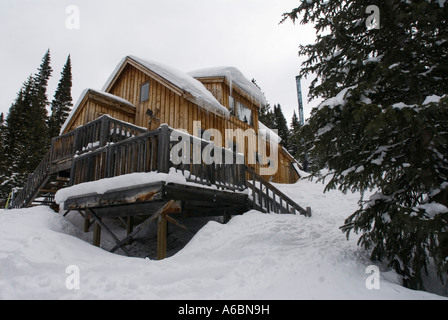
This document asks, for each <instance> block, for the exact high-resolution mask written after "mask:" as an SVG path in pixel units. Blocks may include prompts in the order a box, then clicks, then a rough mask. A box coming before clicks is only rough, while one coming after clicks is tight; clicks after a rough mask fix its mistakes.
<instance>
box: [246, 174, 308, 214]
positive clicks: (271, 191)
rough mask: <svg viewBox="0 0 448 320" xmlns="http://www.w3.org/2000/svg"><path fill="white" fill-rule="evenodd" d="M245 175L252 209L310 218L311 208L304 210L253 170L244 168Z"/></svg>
mask: <svg viewBox="0 0 448 320" xmlns="http://www.w3.org/2000/svg"><path fill="white" fill-rule="evenodd" d="M246 173H247V179H246V186H247V188H249V189H250V190H251V191H252V193H251V197H250V201H251V202H252V206H253V208H254V209H256V210H259V211H261V212H267V213H271V212H273V213H291V214H302V215H305V216H307V217H311V208H309V207H307V208H306V209H304V208H302V207H301V206H299V205H298V204H297V203H296V202H295V201H294V200H292V199H291V198H289V197H288V196H287V195H285V194H284V193H283V192H281V191H280V190H279V189H278V188H276V187H275V186H273V185H272V184H271V183H270V182H269V181H267V180H266V179H264V178H263V177H261V176H260V175H258V174H257V173H256V172H255V171H254V170H253V169H251V168H249V167H246Z"/></svg>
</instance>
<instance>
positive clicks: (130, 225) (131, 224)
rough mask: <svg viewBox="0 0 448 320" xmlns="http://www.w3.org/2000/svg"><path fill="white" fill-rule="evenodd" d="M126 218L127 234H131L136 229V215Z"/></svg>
mask: <svg viewBox="0 0 448 320" xmlns="http://www.w3.org/2000/svg"><path fill="white" fill-rule="evenodd" d="M126 220H127V221H126V235H130V234H131V233H132V231H134V217H133V216H129V217H128V218H127V219H126Z"/></svg>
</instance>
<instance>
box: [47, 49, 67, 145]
mask: <svg viewBox="0 0 448 320" xmlns="http://www.w3.org/2000/svg"><path fill="white" fill-rule="evenodd" d="M71 90H72V64H71V59H70V56H68V58H67V62H66V63H65V65H64V68H63V70H62V73H61V79H60V80H59V84H58V87H57V89H56V92H55V94H54V99H53V101H52V102H51V116H50V120H49V124H48V126H49V131H50V138H53V137H57V136H59V131H60V130H61V127H62V125H63V124H64V122H65V120H66V119H67V117H68V115H69V113H70V110H71V108H72V107H73V99H72V94H71Z"/></svg>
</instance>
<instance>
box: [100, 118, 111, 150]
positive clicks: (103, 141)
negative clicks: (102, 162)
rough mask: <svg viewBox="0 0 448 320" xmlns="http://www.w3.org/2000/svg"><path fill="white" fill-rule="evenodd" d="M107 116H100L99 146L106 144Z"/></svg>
mask: <svg viewBox="0 0 448 320" xmlns="http://www.w3.org/2000/svg"><path fill="white" fill-rule="evenodd" d="M108 131H109V118H108V117H106V116H103V117H102V118H101V128H100V147H104V146H105V145H106V144H107V137H108V136H109V132H108Z"/></svg>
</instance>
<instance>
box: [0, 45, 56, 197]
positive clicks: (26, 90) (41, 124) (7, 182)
mask: <svg viewBox="0 0 448 320" xmlns="http://www.w3.org/2000/svg"><path fill="white" fill-rule="evenodd" d="M51 72H52V69H51V66H50V52H49V51H47V52H46V54H45V55H44V57H43V58H42V63H41V65H40V67H39V69H38V72H37V73H36V74H35V75H32V76H30V77H29V78H28V80H27V81H26V82H25V83H24V84H23V86H22V88H21V89H20V91H19V93H18V94H17V98H16V100H15V101H14V103H13V104H12V105H11V107H10V109H9V112H8V115H7V117H6V124H5V127H4V129H3V130H4V141H3V143H4V146H3V147H4V152H5V157H6V174H5V175H4V176H3V178H2V180H0V193H1V195H2V196H3V195H4V194H7V193H9V192H10V191H12V190H13V189H14V188H17V187H23V185H24V184H25V183H26V181H27V176H28V174H29V173H32V172H33V171H34V170H35V169H36V168H37V166H38V165H39V163H40V162H41V160H42V158H43V156H44V155H45V153H46V152H47V150H48V146H49V137H48V127H47V122H48V112H47V109H46V108H47V106H48V100H47V85H48V80H49V78H50V76H51Z"/></svg>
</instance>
